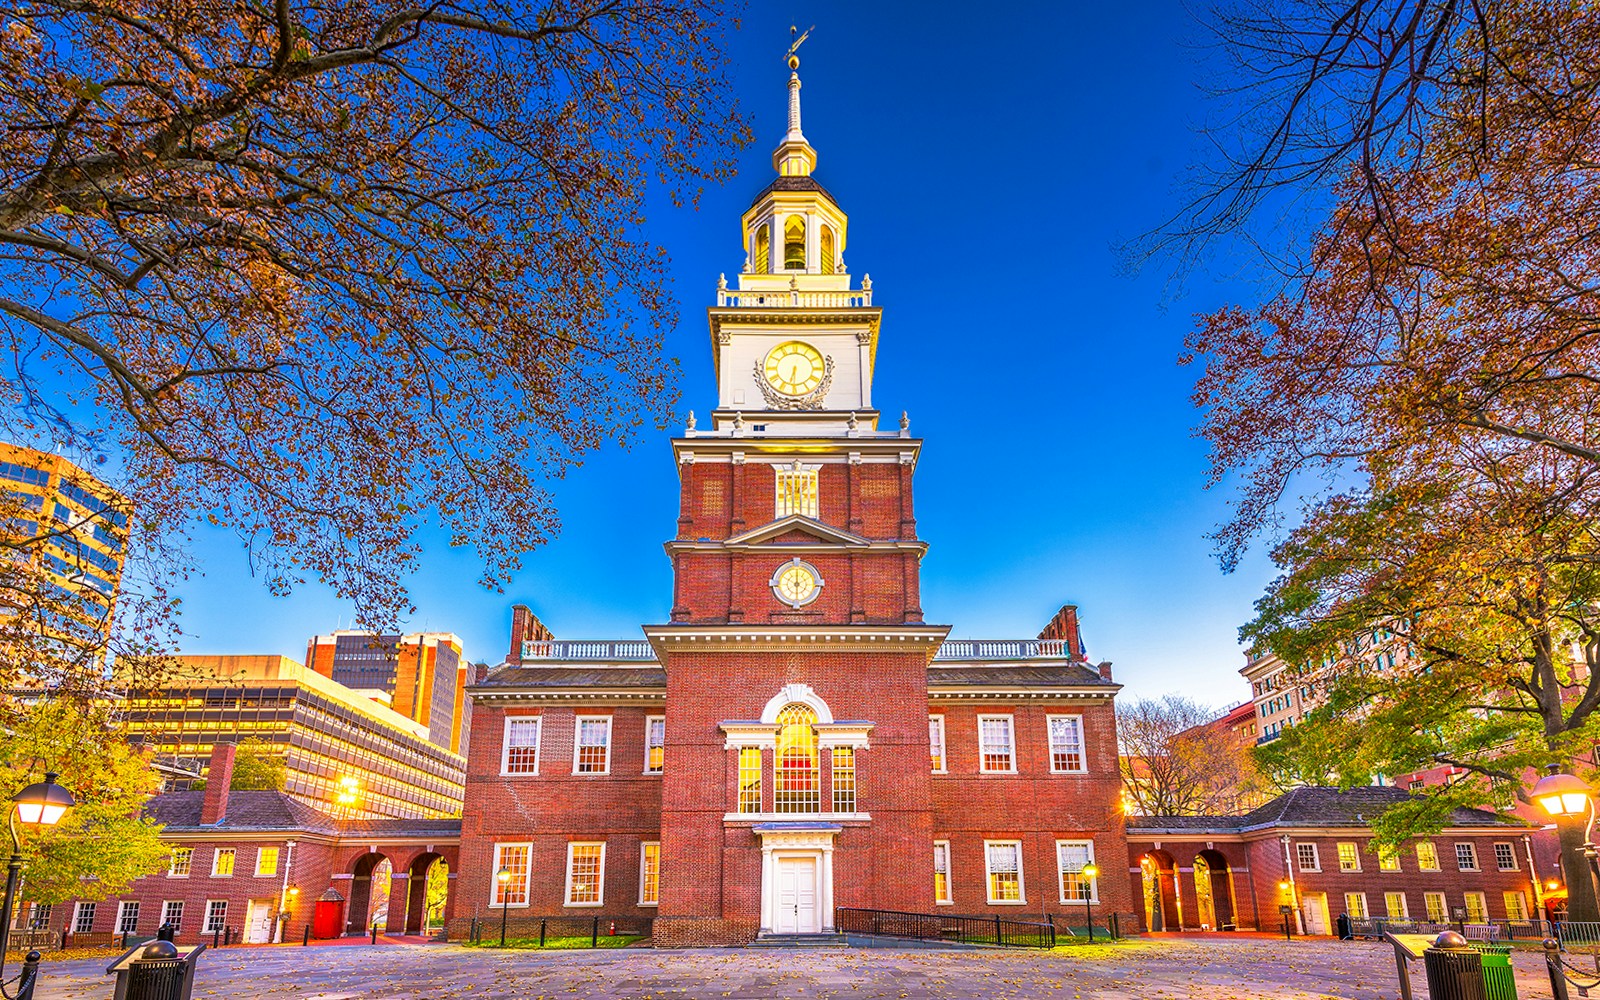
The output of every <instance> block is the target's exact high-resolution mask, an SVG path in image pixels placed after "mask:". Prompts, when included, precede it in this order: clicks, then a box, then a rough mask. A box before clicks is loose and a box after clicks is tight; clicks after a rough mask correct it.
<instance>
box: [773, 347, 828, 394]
mask: <svg viewBox="0 0 1600 1000" xmlns="http://www.w3.org/2000/svg"><path fill="white" fill-rule="evenodd" d="M824 369H825V365H824V362H823V360H822V355H821V354H820V353H818V351H817V349H816V348H815V347H812V346H811V345H810V344H807V343H803V342H801V341H798V340H791V341H789V342H788V343H786V344H779V345H778V346H777V347H774V348H773V349H772V350H771V351H770V352H769V353H768V354H767V360H766V364H765V365H764V366H763V369H762V370H763V372H764V374H765V375H766V378H767V384H768V385H770V386H772V388H774V389H776V390H777V391H779V392H781V393H783V394H784V395H785V396H804V395H805V394H806V393H808V392H811V391H812V390H814V389H816V387H817V386H819V385H821V384H822V375H823V371H824Z"/></svg>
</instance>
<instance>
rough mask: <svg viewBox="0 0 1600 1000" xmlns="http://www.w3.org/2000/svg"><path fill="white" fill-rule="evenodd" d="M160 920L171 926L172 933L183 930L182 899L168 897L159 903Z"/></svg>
mask: <svg viewBox="0 0 1600 1000" xmlns="http://www.w3.org/2000/svg"><path fill="white" fill-rule="evenodd" d="M161 922H162V923H163V924H166V925H167V926H168V927H171V928H172V931H173V933H174V934H176V933H177V932H178V931H181V930H183V900H181V899H169V900H167V901H166V902H165V903H163V904H161Z"/></svg>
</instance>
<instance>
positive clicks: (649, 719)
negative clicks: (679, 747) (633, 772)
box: [644, 715, 667, 774]
mask: <svg viewBox="0 0 1600 1000" xmlns="http://www.w3.org/2000/svg"><path fill="white" fill-rule="evenodd" d="M657 722H659V723H661V766H660V767H658V768H656V769H655V770H651V769H650V746H651V744H650V727H651V726H652V725H653V724H655V723H657ZM666 769H667V717H666V716H665V715H647V716H645V717H644V773H645V774H664V773H666Z"/></svg>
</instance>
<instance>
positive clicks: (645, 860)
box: [639, 842, 661, 906]
mask: <svg viewBox="0 0 1600 1000" xmlns="http://www.w3.org/2000/svg"><path fill="white" fill-rule="evenodd" d="M660 902H661V845H660V844H658V843H653V842H646V843H644V844H642V845H640V848H639V905H640V906H656V905H658V904H659V903H660Z"/></svg>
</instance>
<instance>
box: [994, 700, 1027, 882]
mask: <svg viewBox="0 0 1600 1000" xmlns="http://www.w3.org/2000/svg"><path fill="white" fill-rule="evenodd" d="M1007 718H1009V716H1008V717H1007ZM983 867H984V876H985V878H986V880H987V881H988V883H989V902H991V903H1025V902H1027V898H1026V897H1025V896H1024V895H1023V891H1022V841H1020V840H985V841H984V842H983Z"/></svg>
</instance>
